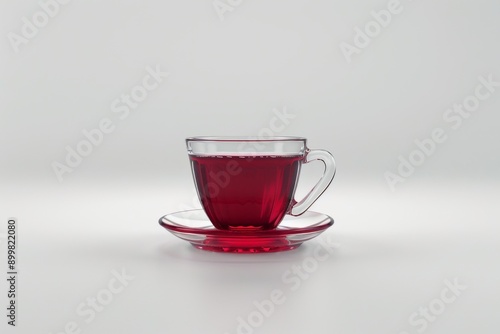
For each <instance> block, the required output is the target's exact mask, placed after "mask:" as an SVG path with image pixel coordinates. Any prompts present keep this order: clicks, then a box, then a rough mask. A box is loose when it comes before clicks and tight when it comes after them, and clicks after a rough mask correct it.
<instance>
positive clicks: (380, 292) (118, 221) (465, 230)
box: [2, 181, 500, 334]
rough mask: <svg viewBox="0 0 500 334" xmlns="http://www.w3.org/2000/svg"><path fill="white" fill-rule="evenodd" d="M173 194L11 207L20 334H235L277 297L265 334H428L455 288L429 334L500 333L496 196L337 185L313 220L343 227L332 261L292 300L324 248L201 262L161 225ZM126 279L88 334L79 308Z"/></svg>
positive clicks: (107, 191)
mask: <svg viewBox="0 0 500 334" xmlns="http://www.w3.org/2000/svg"><path fill="white" fill-rule="evenodd" d="M189 186H191V185H189ZM167 188H168V187H148V186H144V187H141V186H139V185H137V184H134V185H130V187H128V186H108V187H105V188H104V187H98V186H96V187H88V186H87V187H85V186H83V185H81V186H80V187H79V188H78V189H80V191H79V192H78V193H76V192H70V191H68V189H66V190H65V189H64V188H52V189H48V188H46V189H38V188H32V189H19V188H18V189H17V190H14V189H13V190H11V191H10V194H11V196H12V197H10V198H7V199H6V198H2V203H6V204H7V205H8V207H9V208H10V210H11V212H19V215H18V217H17V218H18V219H19V224H20V231H19V233H20V243H19V247H20V251H19V256H20V260H19V266H20V281H19V282H20V286H19V289H20V299H19V319H18V321H19V327H18V328H16V330H17V332H20V333H57V332H58V331H61V330H62V329H63V328H64V326H65V324H66V323H68V322H69V321H75V322H77V323H78V324H79V325H80V326H81V329H83V330H84V331H83V333H103V334H104V333H137V332H144V333H208V334H211V333H225V332H228V333H236V332H237V327H236V326H237V317H238V316H242V317H244V318H246V317H247V316H248V315H249V314H250V313H251V312H252V311H254V310H255V306H254V305H253V302H254V301H260V300H263V299H265V298H269V296H270V293H271V291H272V290H274V289H279V290H282V291H283V292H284V295H285V297H286V300H285V302H284V303H283V304H282V305H278V306H276V309H275V312H274V313H273V314H272V315H271V316H270V317H269V318H266V319H265V322H264V324H263V325H262V326H261V327H260V328H258V329H256V330H255V333H277V332H282V333H305V332H311V333H335V332H339V333H398V334H399V333H400V332H401V331H407V332H408V333H418V332H417V327H414V326H411V325H410V324H409V322H408V317H409V316H410V314H412V313H413V312H418V310H419V308H420V307H425V306H428V304H429V302H430V301H432V300H433V299H435V298H440V292H441V290H442V289H443V288H445V283H444V281H445V280H446V279H449V280H451V281H453V280H454V279H455V278H457V279H458V281H459V282H460V283H462V284H465V285H466V286H467V289H466V290H465V291H464V292H463V293H462V295H461V296H459V297H458V298H457V300H456V301H455V302H454V303H452V304H450V305H448V306H447V308H446V310H445V312H444V313H443V314H442V315H439V316H438V317H437V319H436V321H434V322H432V323H430V324H429V327H428V328H427V329H426V330H425V332H426V333H464V334H465V333H471V332H476V331H479V332H481V333H496V331H497V328H498V327H499V326H500V322H499V320H498V317H497V316H496V310H498V307H499V306H500V304H499V298H500V288H499V287H498V281H499V279H500V267H499V262H498V253H499V252H500V245H499V243H498V235H499V232H500V227H499V222H500V211H499V208H498V205H497V203H498V199H499V192H498V184H483V185H478V184H477V183H465V182H463V183H455V184H452V185H451V184H450V185H448V184H439V183H435V184H425V183H422V184H421V185H418V186H416V185H413V186H408V187H406V188H404V189H401V190H400V192H399V193H398V194H397V195H395V194H392V193H390V192H388V190H387V188H386V187H378V186H376V185H369V184H367V185H364V186H362V185H359V184H358V185H356V184H355V183H354V182H343V181H337V184H335V183H334V185H333V187H332V188H331V189H329V190H328V191H327V193H326V194H325V197H323V198H321V199H320V200H319V202H317V203H316V204H315V205H314V207H313V208H314V210H316V211H321V212H325V213H329V214H331V215H332V216H333V217H334V218H335V220H336V223H335V225H334V226H333V227H332V228H331V229H330V230H328V231H327V232H325V233H324V234H323V237H320V238H324V239H325V240H327V239H328V238H331V240H332V241H333V242H334V243H335V244H336V247H335V249H334V252H333V254H332V255H331V256H330V257H329V258H328V259H327V260H326V261H324V262H320V263H319V266H318V268H317V270H316V271H314V272H312V273H311V274H310V277H309V278H308V279H306V280H301V285H300V287H299V288H298V289H296V290H295V291H293V290H292V289H291V288H292V286H293V284H291V283H290V282H287V281H283V280H282V275H283V274H284V273H285V271H287V270H290V268H291V267H292V266H293V265H301V264H303V261H304V259H306V258H308V257H311V256H313V252H314V250H315V249H316V247H318V245H319V243H318V240H315V241H310V242H307V243H306V244H304V245H303V246H302V247H301V248H299V249H297V250H295V251H290V252H285V253H277V254H261V255H236V254H219V253H208V252H203V251H199V250H196V249H194V248H193V247H191V246H190V245H189V244H187V243H186V242H184V241H182V240H179V239H177V238H175V237H174V236H172V235H171V234H170V233H168V232H167V231H165V230H163V228H161V227H160V226H159V225H158V224H157V219H158V217H159V216H161V215H162V214H164V213H167V212H170V211H174V210H176V209H177V207H178V203H179V202H180V200H181V199H184V198H188V197H189V196H190V193H189V192H188V191H185V190H184V189H186V187H180V186H177V187H176V188H174V189H172V188H170V189H167ZM183 190H184V191H183ZM18 196H22V197H23V202H22V203H20V202H18V201H15V200H13V198H19V197H18ZM121 268H125V270H126V272H127V273H129V274H130V275H133V276H135V279H134V280H133V281H131V282H130V284H129V285H128V286H127V287H126V288H125V290H124V291H123V292H121V293H119V294H117V295H116V296H115V297H114V300H113V301H112V302H111V303H110V304H109V305H107V306H106V307H105V309H104V310H103V311H102V312H101V313H98V314H97V316H96V318H95V319H94V320H93V321H91V322H90V323H88V324H87V323H86V322H85V318H86V317H82V316H79V315H78V314H77V313H76V309H77V307H78V305H79V304H80V303H81V302H84V301H85V300H86V298H87V297H91V296H95V295H96V294H97V293H98V291H99V290H101V289H104V288H106V286H107V284H108V281H109V280H110V278H112V277H113V276H112V274H111V272H112V270H113V269H116V270H120V269H121ZM2 289H3V288H2ZM2 326H4V324H2ZM9 332H15V331H9Z"/></svg>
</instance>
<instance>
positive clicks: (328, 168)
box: [288, 150, 337, 216]
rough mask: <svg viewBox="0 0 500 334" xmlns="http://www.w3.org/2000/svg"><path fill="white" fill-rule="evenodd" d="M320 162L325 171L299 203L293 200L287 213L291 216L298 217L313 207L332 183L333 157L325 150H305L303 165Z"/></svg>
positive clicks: (334, 169)
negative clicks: (323, 165)
mask: <svg viewBox="0 0 500 334" xmlns="http://www.w3.org/2000/svg"><path fill="white" fill-rule="evenodd" d="M316 160H320V161H322V162H323V163H324V164H325V170H324V172H323V176H322V177H321V179H319V181H318V183H316V185H315V186H314V188H312V190H311V191H310V192H309V193H308V194H307V195H306V197H304V198H303V199H302V200H301V201H300V202H297V201H295V200H293V201H292V204H293V205H292V206H291V207H290V209H289V210H288V213H289V214H290V215H292V216H300V215H301V214H303V213H304V212H306V210H307V209H309V208H310V207H311V205H313V203H314V202H316V200H317V199H318V198H319V196H321V194H323V192H324V191H325V190H326V188H328V186H329V185H330V183H332V180H333V177H334V176H335V171H336V169H337V168H336V166H335V159H334V158H333V155H332V154H331V153H330V152H328V151H326V150H307V152H306V155H305V157H304V160H303V163H305V164H307V163H309V162H311V161H316Z"/></svg>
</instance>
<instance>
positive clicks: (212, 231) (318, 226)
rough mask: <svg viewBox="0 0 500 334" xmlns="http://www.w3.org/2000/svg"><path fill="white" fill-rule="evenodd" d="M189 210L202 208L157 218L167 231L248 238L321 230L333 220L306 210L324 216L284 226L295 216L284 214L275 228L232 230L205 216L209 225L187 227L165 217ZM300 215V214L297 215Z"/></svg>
mask: <svg viewBox="0 0 500 334" xmlns="http://www.w3.org/2000/svg"><path fill="white" fill-rule="evenodd" d="M190 211H197V212H199V211H204V210H203V209H191V210H181V211H176V212H171V213H168V214H166V215H163V216H161V217H160V218H159V220H158V223H159V224H160V225H161V226H162V227H163V228H165V229H166V230H168V231H169V232H176V233H189V234H195V235H204V236H225V237H235V238H238V237H243V238H248V237H252V236H255V237H277V236H289V235H297V234H307V233H317V232H322V231H324V230H326V229H328V228H329V227H331V226H332V225H333V224H334V223H335V221H334V219H333V218H332V217H330V216H329V215H327V214H325V213H320V212H316V211H309V210H308V211H306V213H313V214H317V215H321V216H324V218H323V219H322V220H321V221H319V222H317V223H315V224H312V225H308V226H305V227H289V228H286V225H285V226H283V225H282V224H283V223H284V222H285V219H286V217H295V216H292V215H289V214H287V215H285V218H283V221H282V222H281V223H280V225H278V227H277V228H275V229H273V230H261V231H234V230H219V229H217V228H215V227H214V226H213V225H212V223H211V222H210V220H209V219H208V218H207V223H208V224H210V226H208V225H207V226H206V227H203V228H197V227H188V226H186V225H173V224H175V223H171V221H170V220H169V219H168V218H166V217H167V216H170V215H175V214H179V213H184V212H190ZM298 217H300V216H298ZM164 220H166V221H167V222H169V223H165V222H164ZM283 227H284V228H283Z"/></svg>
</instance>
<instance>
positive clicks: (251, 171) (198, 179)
mask: <svg viewBox="0 0 500 334" xmlns="http://www.w3.org/2000/svg"><path fill="white" fill-rule="evenodd" d="M302 159H303V156H302V155H301V156H195V155H190V160H191V167H192V170H193V176H194V179H195V184H196V187H197V188H198V194H199V196H200V200H201V203H202V205H203V208H204V210H205V212H206V213H207V215H208V217H209V218H210V220H211V222H212V223H213V225H214V226H215V227H216V228H219V229H226V230H227V229H239V230H242V229H243V230H245V229H263V230H267V229H273V228H275V227H276V226H278V224H279V223H280V222H281V220H282V219H283V217H284V216H285V213H286V212H287V211H288V209H289V207H290V204H291V202H292V200H293V196H294V193H295V187H296V184H297V178H298V175H299V170H300V164H301V160H302Z"/></svg>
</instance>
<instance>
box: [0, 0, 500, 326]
mask: <svg viewBox="0 0 500 334" xmlns="http://www.w3.org/2000/svg"><path fill="white" fill-rule="evenodd" d="M233 3H236V1H234V2H233ZM232 7H234V8H233V10H232V11H227V12H225V13H224V14H223V18H224V20H221V19H220V17H219V16H218V14H217V11H216V10H215V9H214V6H213V3H212V2H211V1H182V2H179V1H152V0H151V1H82V0H73V1H71V2H69V3H68V4H65V5H59V9H58V12H57V13H56V14H55V15H54V17H51V18H50V19H49V20H48V23H47V24H46V25H45V26H44V27H41V28H39V30H38V33H37V34H36V35H35V36H34V37H33V38H29V39H28V40H27V43H25V44H22V45H19V47H18V48H17V49H18V50H17V51H18V52H16V48H15V47H13V45H12V43H11V42H10V40H9V34H10V33H15V34H18V35H21V33H22V32H21V30H22V27H23V24H24V23H23V17H26V18H28V19H29V20H31V21H32V17H33V15H34V14H36V13H37V12H39V11H40V10H41V7H40V4H39V3H38V2H37V1H32V0H30V1H23V2H16V1H10V0H5V1H2V2H1V3H0V18H1V19H0V34H1V35H2V36H4V37H3V38H1V39H0V48H1V49H0V50H1V65H0V66H1V67H0V71H1V72H0V78H1V79H0V80H1V86H0V88H1V90H0V145H1V146H0V152H1V154H0V182H1V183H0V185H1V187H0V195H1V198H0V201H1V202H0V203H1V204H0V219H1V220H2V221H3V222H2V223H1V225H0V233H3V234H1V235H0V236H2V237H3V238H2V239H0V241H1V244H0V247H1V248H2V252H1V255H2V260H1V261H2V262H1V263H3V264H5V232H6V225H7V218H8V217H11V216H14V217H16V218H17V219H18V220H19V244H18V246H19V271H20V278H19V287H18V288H19V297H18V305H19V309H18V311H19V313H18V327H16V328H15V329H12V328H8V326H7V325H6V324H5V323H6V318H5V317H4V316H3V315H2V317H1V318H2V319H4V320H2V323H1V324H0V327H1V328H2V332H3V331H4V329H6V330H7V329H8V330H9V331H10V332H13V333H14V332H19V333H53V334H55V333H59V332H63V331H64V327H65V326H66V324H67V323H69V322H71V321H74V322H76V323H77V324H78V325H79V328H80V330H81V331H82V332H83V333H115V332H116V333H137V332H144V333H165V332H167V333H225V332H227V333H231V334H232V333H236V332H237V325H238V320H237V318H238V317H239V316H241V317H243V318H246V317H247V316H248V315H249V314H251V312H252V311H254V310H255V306H254V305H253V303H254V301H260V300H263V299H265V298H269V295H270V293H271V291H272V290H273V289H280V290H282V291H283V292H284V294H285V296H286V301H285V303H283V304H282V305H277V306H276V308H275V311H274V313H273V314H272V315H271V316H270V317H266V319H265V321H264V323H263V324H262V325H261V326H260V327H259V328H255V329H254V332H255V333H276V332H287V333H304V332H312V333H318V334H319V333H333V332H340V333H349V334H351V333H367V332H370V333H384V334H385V333H395V334H399V333H401V332H404V331H406V332H408V333H412V334H413V333H419V331H418V330H419V329H422V327H420V326H414V325H412V324H411V323H410V322H409V320H408V318H409V317H410V315H412V314H413V313H414V312H417V313H418V312H419V310H420V309H421V308H425V307H429V303H431V302H432V301H433V300H435V299H436V298H437V299H439V298H440V293H441V291H442V289H444V288H445V287H446V285H445V281H446V280H450V281H453V280H454V279H458V281H459V282H461V284H463V285H465V286H467V288H466V289H465V291H464V292H463V293H462V294H461V295H460V296H459V297H458V298H457V299H456V301H455V302H453V303H451V304H447V305H446V309H445V310H444V312H443V313H442V314H439V315H436V319H435V320H433V321H429V322H428V326H427V328H425V330H423V331H421V332H425V333H471V332H481V333H497V332H498V327H499V326H500V321H499V320H498V316H497V314H496V313H497V310H498V309H499V308H500V303H499V299H500V289H499V288H498V286H497V284H498V282H499V280H500V267H499V264H498V253H499V251H500V247H499V245H498V244H499V243H498V235H499V232H500V228H499V227H498V226H499V223H500V212H499V209H498V202H499V199H500V196H499V182H500V173H499V169H500V156H499V154H498V151H499V143H500V131H498V124H499V121H500V113H499V112H498V111H499V107H500V87H498V88H497V91H495V92H493V93H492V94H490V96H489V97H488V98H487V99H486V100H484V101H481V102H480V105H479V107H478V108H477V110H475V111H474V112H472V113H471V116H470V117H469V118H467V119H464V120H463V123H462V124H461V125H460V126H459V127H458V128H457V129H454V128H452V125H453V123H450V122H446V121H445V120H444V119H443V115H444V114H445V113H446V110H447V109H448V108H451V107H453V105H454V104H460V103H462V102H463V101H464V99H466V98H467V97H469V96H471V95H473V94H474V92H475V88H476V86H477V85H478V84H479V83H480V81H479V79H478V77H480V76H483V77H485V78H487V77H488V76H490V75H491V76H492V77H493V79H494V80H495V81H497V82H500V46H499V42H498V41H499V39H498V37H499V36H500V20H499V17H500V5H499V4H498V2H496V1H493V0H489V1H486V0H484V1H439V2H436V1H429V0H418V1H416V0H414V1H408V0H401V4H400V7H401V8H402V10H401V11H400V13H399V14H396V15H392V19H391V22H390V23H389V24H388V25H387V27H384V28H381V31H380V33H379V34H378V35H377V36H376V37H374V38H372V39H371V42H370V43H369V45H368V46H366V47H364V48H361V49H360V51H359V54H354V55H353V56H352V59H351V61H350V62H348V61H347V59H346V57H344V55H343V53H342V51H341V48H340V45H341V43H343V42H345V43H349V44H352V45H354V38H355V30H354V29H355V27H359V28H361V29H363V28H364V27H365V24H366V23H368V22H370V21H373V17H372V16H371V14H370V13H371V11H373V10H375V11H377V12H378V11H380V10H383V9H386V8H387V2H386V1H362V2H352V1H338V2H330V1H308V2H307V1H297V0H292V1H290V0H289V1H284V0H282V1H273V2H269V1H267V2H266V1H242V2H241V4H239V5H235V6H232ZM10 36H12V34H11V35H10ZM157 66H159V68H160V69H161V70H162V71H165V72H169V73H170V74H169V76H168V77H167V78H165V79H164V80H163V82H161V83H160V84H159V85H158V87H157V88H156V89H154V90H153V91H150V92H149V93H148V95H147V98H145V99H144V101H142V102H140V103H139V105H138V106H137V108H136V109H134V110H131V112H130V114H129V115H128V116H127V117H125V118H124V119H121V118H120V115H122V114H121V113H115V112H113V110H112V107H111V105H112V103H113V101H114V100H115V99H117V98H120V96H121V94H130V92H131V90H132V89H133V88H134V87H136V86H137V85H140V84H141V82H142V80H143V78H144V76H145V75H147V73H148V72H147V70H146V68H148V67H149V68H155V67H157ZM283 110H286V111H287V112H288V113H290V114H291V115H293V119H290V122H289V124H286V126H284V127H283V129H282V130H280V131H278V132H279V133H277V134H280V135H298V136H304V137H307V138H308V139H309V146H310V147H312V148H324V149H328V150H330V151H331V152H332V153H333V154H334V155H335V157H336V159H337V163H338V173H337V176H336V179H335V180H334V182H333V183H332V186H331V188H329V189H328V191H327V192H326V193H325V195H324V196H323V197H322V198H320V200H319V201H318V202H317V203H316V204H315V205H314V206H313V208H312V209H313V210H315V211H319V212H323V213H326V214H329V215H331V216H332V217H333V218H334V219H335V225H334V226H333V227H332V228H331V229H329V230H328V231H327V232H325V233H324V234H323V238H331V239H332V240H334V241H335V243H336V245H337V246H336V248H335V251H334V253H333V254H332V255H331V256H330V257H329V258H328V259H327V260H326V261H324V262H320V263H319V265H318V268H317V269H316V270H314V272H312V273H311V274H310V277H309V278H307V279H305V280H303V281H302V283H301V286H300V288H299V289H297V290H296V291H292V290H291V285H290V284H287V283H286V282H284V281H283V280H282V275H283V274H284V273H285V272H286V271H287V270H289V269H290V268H291V267H292V266H293V265H301V264H302V263H303V261H304V259H307V258H309V257H310V256H312V255H313V254H314V250H315V249H316V247H318V245H319V243H318V241H310V242H308V243H306V244H304V245H303V246H302V247H301V248H299V249H298V250H296V251H292V252H287V253H281V254H267V255H265V254H264V255H248V256H247V255H243V256H241V255H231V254H229V255H228V254H215V253H205V252H202V251H198V250H196V249H193V248H192V247H190V246H189V245H188V244H187V243H185V242H183V241H181V240H178V239H176V238H175V237H174V236H172V235H170V234H169V233H168V232H166V231H165V230H163V229H162V228H161V227H160V226H159V225H158V224H157V220H158V218H159V217H160V216H161V215H163V214H166V213H169V212H173V211H178V210H183V209H187V208H192V207H197V206H199V204H198V203H196V201H193V196H194V195H195V193H194V187H193V184H192V179H191V175H190V170H189V165H188V160H187V157H186V152H185V144H184V138H185V137H187V136H193V135H258V134H259V133H261V132H262V131H264V129H266V128H269V127H270V124H271V121H272V119H273V117H275V115H276V112H277V111H281V112H283ZM104 118H108V119H110V120H111V122H112V123H113V125H114V130H113V131H112V132H111V133H109V134H106V135H105V136H104V138H103V140H102V142H101V143H100V144H99V145H97V146H95V147H93V148H92V150H91V152H90V153H89V155H88V156H86V157H84V158H83V159H82V161H81V163H80V164H78V166H76V167H74V168H72V172H71V173H65V174H64V175H63V176H62V181H60V180H58V177H57V175H56V173H55V172H54V170H53V164H54V162H59V163H65V159H66V155H67V147H68V146H69V147H70V148H73V149H75V148H76V147H77V145H78V144H79V143H80V142H81V141H82V140H84V139H85V137H84V135H83V134H82V131H84V130H87V131H90V130H91V129H95V128H97V127H98V125H99V123H100V122H101V120H102V119H104ZM436 128H442V129H443V131H444V132H445V134H446V136H447V139H446V141H445V142H444V143H441V144H437V145H436V149H435V150H434V152H433V153H432V154H430V155H429V156H428V157H426V158H425V161H424V162H423V163H422V164H421V165H420V166H417V167H416V168H415V170H414V172H413V173H411V175H409V176H408V177H405V178H404V182H401V183H398V184H396V186H395V189H394V191H392V190H391V187H390V186H389V184H388V183H387V181H386V177H385V173H386V172H388V171H389V172H392V173H397V170H398V165H399V160H398V159H399V156H402V157H403V158H406V159H407V158H408V157H409V156H410V155H411V154H412V152H414V151H415V150H416V149H417V146H416V144H415V140H423V139H425V138H429V137H430V136H431V133H432V131H433V130H434V129H436ZM308 167H309V166H308ZM320 171H321V169H320V166H310V168H305V169H304V171H303V173H304V175H303V177H304V180H305V182H303V184H301V188H300V189H299V193H304V192H305V191H306V190H307V188H308V187H310V186H311V184H312V183H313V180H314V179H315V178H317V177H318V174H319V173H320ZM4 267H5V266H4V265H2V268H4ZM122 268H124V269H125V270H126V271H127V272H128V273H129V274H130V275H132V276H134V277H135V278H134V280H132V281H131V282H130V284H129V285H128V286H127V287H126V288H125V289H124V290H123V292H121V293H119V294H117V295H115V296H114V298H113V301H112V302H111V303H110V304H109V305H106V306H105V308H104V310H103V311H102V312H100V313H98V314H97V316H96V317H95V319H94V320H92V321H91V322H90V323H86V322H85V319H86V318H85V317H82V316H80V315H78V314H77V312H76V309H77V307H78V306H79V304H80V303H82V302H85V301H86V299H87V298H88V297H92V296H96V295H97V294H98V292H99V291H100V290H101V289H105V288H106V287H107V284H108V281H109V280H110V279H111V278H112V277H113V274H112V271H113V270H121V269H122ZM2 282H3V283H2V285H0V287H1V289H2V290H1V295H2V297H1V300H2V303H3V304H5V303H6V302H7V298H6V297H5V295H6V285H5V283H6V282H5V281H4V280H2ZM3 304H2V305H3ZM2 309H4V307H3V306H2ZM2 312H3V311H2Z"/></svg>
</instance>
